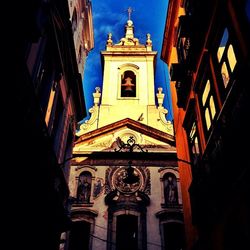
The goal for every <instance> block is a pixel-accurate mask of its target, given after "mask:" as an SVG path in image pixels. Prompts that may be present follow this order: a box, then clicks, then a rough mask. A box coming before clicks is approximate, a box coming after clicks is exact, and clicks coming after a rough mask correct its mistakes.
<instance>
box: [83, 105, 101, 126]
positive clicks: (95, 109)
mask: <svg viewBox="0 0 250 250" xmlns="http://www.w3.org/2000/svg"><path fill="white" fill-rule="evenodd" d="M98 111H99V106H93V107H92V108H90V109H89V113H90V114H91V117H90V119H89V120H86V121H85V122H84V123H83V124H81V126H80V130H87V129H88V128H89V127H90V126H91V125H92V124H93V123H94V122H95V121H96V120H97V118H98Z"/></svg>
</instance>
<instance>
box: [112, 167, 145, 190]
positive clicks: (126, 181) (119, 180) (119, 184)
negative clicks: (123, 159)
mask: <svg viewBox="0 0 250 250" xmlns="http://www.w3.org/2000/svg"><path fill="white" fill-rule="evenodd" d="M131 170H132V172H131ZM113 185H114V187H115V188H117V190H118V191H120V192H122V193H134V192H136V191H137V190H138V189H139V188H140V187H141V185H142V178H141V173H140V171H139V170H138V169H136V168H133V167H131V168H130V172H128V167H119V168H118V169H117V170H116V171H115V172H114V175H113Z"/></svg>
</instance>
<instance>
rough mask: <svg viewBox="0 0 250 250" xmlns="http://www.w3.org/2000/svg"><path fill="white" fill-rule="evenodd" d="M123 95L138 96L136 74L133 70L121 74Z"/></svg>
mask: <svg viewBox="0 0 250 250" xmlns="http://www.w3.org/2000/svg"><path fill="white" fill-rule="evenodd" d="M121 97H136V75H135V73H134V72H133V71H131V70H127V71H125V72H124V73H123V74H122V76H121Z"/></svg>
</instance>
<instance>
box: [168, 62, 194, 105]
mask: <svg viewBox="0 0 250 250" xmlns="http://www.w3.org/2000/svg"><path fill="white" fill-rule="evenodd" d="M170 77H171V81H175V82H176V83H175V87H176V92H177V106H178V107H179V108H183V109H186V103H187V99H188V96H189V93H190V89H191V85H192V72H191V71H190V70H187V69H186V67H185V65H184V64H183V63H173V64H172V65H171V68H170Z"/></svg>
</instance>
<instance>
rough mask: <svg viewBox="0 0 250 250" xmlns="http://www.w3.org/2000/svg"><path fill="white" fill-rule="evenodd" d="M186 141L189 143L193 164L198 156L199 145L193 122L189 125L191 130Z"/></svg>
mask: <svg viewBox="0 0 250 250" xmlns="http://www.w3.org/2000/svg"><path fill="white" fill-rule="evenodd" d="M188 139H189V140H188V141H189V148H190V155H191V160H192V162H193V163H196V162H197V160H198V157H199V155H200V145H199V138H198V133H197V126H196V122H195V121H194V122H193V123H192V125H191V129H190V131H189V133H188Z"/></svg>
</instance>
